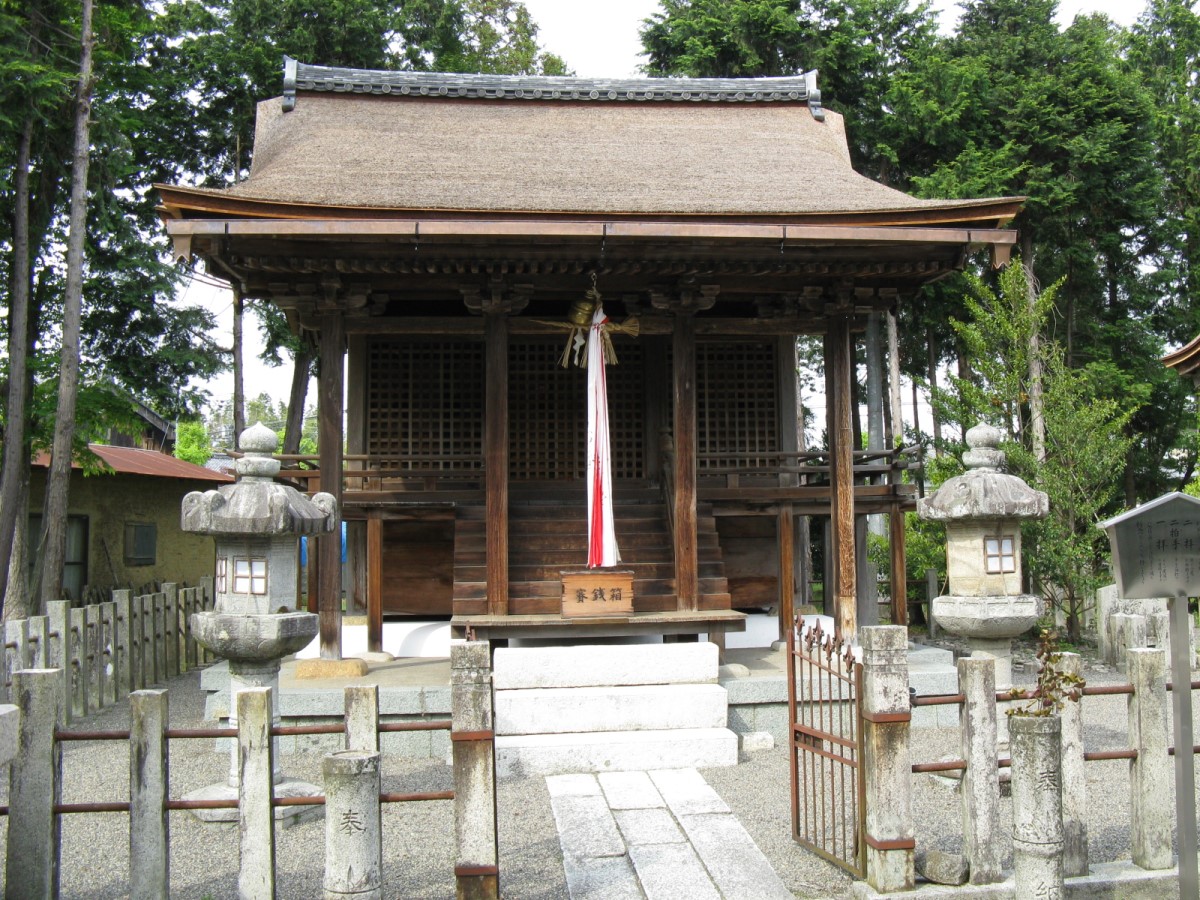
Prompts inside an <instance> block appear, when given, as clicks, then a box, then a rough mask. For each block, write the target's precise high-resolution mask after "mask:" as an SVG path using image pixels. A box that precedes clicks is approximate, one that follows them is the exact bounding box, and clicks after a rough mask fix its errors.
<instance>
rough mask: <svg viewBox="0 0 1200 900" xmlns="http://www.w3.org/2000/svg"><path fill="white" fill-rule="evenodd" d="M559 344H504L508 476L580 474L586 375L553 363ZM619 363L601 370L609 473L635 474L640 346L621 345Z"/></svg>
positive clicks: (638, 466)
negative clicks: (605, 399) (609, 448)
mask: <svg viewBox="0 0 1200 900" xmlns="http://www.w3.org/2000/svg"><path fill="white" fill-rule="evenodd" d="M561 354H562V343H561V341H560V340H554V341H546V340H542V341H519V342H518V341H513V342H511V343H510V344H509V357H508V360H509V370H508V393H509V396H508V415H509V442H508V452H509V477H510V478H512V479H513V480H514V481H572V480H576V479H580V478H583V477H584V474H585V472H586V459H585V456H586V452H587V373H586V371H585V370H583V369H579V368H576V367H574V366H572V367H570V368H568V369H563V368H562V367H561V366H559V364H558V359H559V356H560V355H561ZM618 356H619V358H620V362H619V364H618V365H616V366H610V367H609V368H608V370H607V378H608V402H609V432H610V435H611V440H612V459H613V478H614V479H617V478H640V477H642V471H643V467H642V452H643V426H642V423H643V420H644V415H643V413H642V402H643V401H642V391H643V378H642V353H641V348H640V347H637V346H632V345H630V344H627V343H624V342H622V344H621V345H620V347H619V348H618Z"/></svg>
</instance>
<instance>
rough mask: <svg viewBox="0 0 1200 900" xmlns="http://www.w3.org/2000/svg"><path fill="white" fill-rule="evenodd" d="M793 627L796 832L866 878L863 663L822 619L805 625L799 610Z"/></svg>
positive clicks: (797, 837)
mask: <svg viewBox="0 0 1200 900" xmlns="http://www.w3.org/2000/svg"><path fill="white" fill-rule="evenodd" d="M790 630H791V635H790V638H789V641H788V644H789V646H788V651H789V652H788V709H789V712H790V715H791V729H792V761H791V782H792V838H793V839H794V840H795V841H796V842H797V843H799V844H801V845H802V846H804V847H807V848H808V849H809V850H811V851H813V852H814V853H816V854H817V855H818V856H821V857H823V858H825V859H827V860H829V861H830V862H832V863H835V864H836V865H839V866H841V867H842V868H843V869H846V870H847V871H849V872H850V873H852V874H853V875H855V876H857V877H859V878H862V877H864V876H865V875H866V847H865V841H864V837H865V827H864V816H863V804H864V800H863V780H862V770H861V765H860V761H861V760H862V751H863V747H862V727H861V716H860V706H859V703H860V698H861V696H862V663H860V662H858V661H857V660H856V659H855V657H854V651H853V648H852V647H851V645H850V642H848V641H846V642H843V641H842V640H841V639H840V638H838V637H837V636H836V635H834V634H830V633H828V632H825V631H822V629H821V627H820V624H819V623H818V624H817V625H815V626H813V627H810V628H806V627H805V626H804V621H803V619H801V618H799V617H797V621H796V624H795V625H794V626H793V627H792V628H791V629H790Z"/></svg>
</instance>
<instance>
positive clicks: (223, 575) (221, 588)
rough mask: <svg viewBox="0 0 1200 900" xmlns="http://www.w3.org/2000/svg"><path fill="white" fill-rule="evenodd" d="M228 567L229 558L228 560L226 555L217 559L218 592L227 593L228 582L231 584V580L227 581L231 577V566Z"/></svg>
mask: <svg viewBox="0 0 1200 900" xmlns="http://www.w3.org/2000/svg"><path fill="white" fill-rule="evenodd" d="M228 567H229V560H227V559H226V558H225V557H223V556H222V557H221V558H220V559H218V560H217V578H216V581H217V591H218V593H222V594H223V593H225V591H226V590H228V584H229V582H228V581H227V579H228V577H229V568H228Z"/></svg>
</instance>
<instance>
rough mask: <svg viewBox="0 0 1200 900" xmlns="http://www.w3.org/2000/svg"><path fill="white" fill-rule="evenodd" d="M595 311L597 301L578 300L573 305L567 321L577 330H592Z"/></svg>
mask: <svg viewBox="0 0 1200 900" xmlns="http://www.w3.org/2000/svg"><path fill="white" fill-rule="evenodd" d="M595 311H596V301H595V300H593V299H591V298H590V297H584V298H583V299H582V300H576V301H575V302H574V303H572V304H571V311H570V312H569V313H567V321H568V322H570V323H571V324H572V325H574V326H575V327H576V328H590V327H591V324H592V313H594V312H595Z"/></svg>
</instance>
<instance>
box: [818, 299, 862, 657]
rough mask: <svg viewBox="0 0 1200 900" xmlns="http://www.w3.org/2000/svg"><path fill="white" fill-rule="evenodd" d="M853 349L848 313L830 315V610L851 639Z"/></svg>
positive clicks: (854, 594)
mask: <svg viewBox="0 0 1200 900" xmlns="http://www.w3.org/2000/svg"><path fill="white" fill-rule="evenodd" d="M853 349H854V347H853V341H852V338H851V335H850V319H849V317H847V316H833V317H831V318H830V320H829V330H828V331H827V332H826V334H825V396H826V403H827V408H828V413H829V422H828V431H829V450H830V481H831V483H832V491H831V496H832V500H833V522H832V529H831V531H832V534H833V554H834V559H833V572H834V609H835V612H834V616H835V617H836V618H835V622H836V627H837V631H838V633H839V634H840V635H841V637H842V639H843V640H846V641H853V640H854V638H855V633H856V631H857V628H858V617H857V602H858V601H857V573H856V571H855V562H856V560H855V552H854V456H853V453H854V426H853V417H852V410H851V405H852V402H851V379H852V378H853V375H854V373H853V364H852V361H853V358H854V354H853ZM826 590H827V591H828V586H827V587H826Z"/></svg>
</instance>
